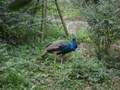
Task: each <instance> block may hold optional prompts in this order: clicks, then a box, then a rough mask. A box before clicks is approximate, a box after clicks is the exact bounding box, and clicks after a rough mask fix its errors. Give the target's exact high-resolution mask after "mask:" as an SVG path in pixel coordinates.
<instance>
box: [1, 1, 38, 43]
mask: <svg viewBox="0 0 120 90" xmlns="http://www.w3.org/2000/svg"><path fill="white" fill-rule="evenodd" d="M9 3H10V1H7V0H4V1H3V0H1V1H0V5H1V6H0V9H1V11H0V16H1V17H0V28H1V30H0V38H1V39H2V40H5V41H7V42H8V43H12V44H15V43H22V42H25V41H27V40H28V39H31V38H33V37H36V36H38V34H39V33H40V31H39V30H38V28H39V27H36V25H37V24H38V22H39V21H38V20H37V21H36V20H35V22H34V23H33V20H34V17H33V16H32V15H31V14H30V13H29V12H30V11H29V8H28V9H25V8H23V9H21V10H19V11H16V12H13V11H11V10H9V9H8V4H9Z"/></svg>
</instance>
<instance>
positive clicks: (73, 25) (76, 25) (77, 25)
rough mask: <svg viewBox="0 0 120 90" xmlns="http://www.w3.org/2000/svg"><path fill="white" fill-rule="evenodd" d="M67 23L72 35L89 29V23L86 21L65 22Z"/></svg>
mask: <svg viewBox="0 0 120 90" xmlns="http://www.w3.org/2000/svg"><path fill="white" fill-rule="evenodd" d="M65 23H66V27H67V29H68V32H69V33H70V34H72V33H76V32H78V31H79V30H86V29H87V27H88V24H87V22H84V21H65Z"/></svg>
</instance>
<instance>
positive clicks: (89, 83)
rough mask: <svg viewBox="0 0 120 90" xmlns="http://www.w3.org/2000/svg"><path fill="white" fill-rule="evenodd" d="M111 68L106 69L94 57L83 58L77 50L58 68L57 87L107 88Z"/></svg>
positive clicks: (111, 73)
mask: <svg viewBox="0 0 120 90" xmlns="http://www.w3.org/2000/svg"><path fill="white" fill-rule="evenodd" d="M113 72H114V70H113V69H107V68H106V67H105V65H104V63H103V62H101V61H99V60H97V58H96V57H92V58H89V59H87V58H85V57H83V56H80V53H79V52H77V53H76V54H75V56H73V57H72V58H71V61H68V62H67V65H65V66H64V68H62V69H60V70H58V71H57V72H56V73H57V75H58V82H57V85H58V87H63V89H66V88H67V89H71V88H72V89H77V88H79V89H85V88H87V87H90V88H94V89H95V90H99V88H101V89H102V90H104V89H106V90H107V89H108V88H109V87H110V86H109V84H110V83H111V82H113V81H114V80H113V81H112V76H113V75H114V73H113ZM68 82H69V83H68Z"/></svg>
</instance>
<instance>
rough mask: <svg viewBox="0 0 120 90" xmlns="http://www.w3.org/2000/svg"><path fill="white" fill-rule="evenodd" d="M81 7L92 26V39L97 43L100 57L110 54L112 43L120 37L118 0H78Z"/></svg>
mask: <svg viewBox="0 0 120 90" xmlns="http://www.w3.org/2000/svg"><path fill="white" fill-rule="evenodd" d="M78 2H79V5H78V6H79V7H80V10H81V12H82V13H83V15H84V17H85V19H86V20H87V22H88V24H89V26H90V29H89V30H90V32H91V33H92V34H93V35H92V39H93V41H94V43H95V44H96V46H97V47H96V52H97V55H98V58H99V59H101V58H102V56H104V55H109V48H110V45H111V44H112V43H114V42H115V41H116V40H118V39H120V33H119V32H120V26H119V24H120V23H119V22H120V18H119V16H120V13H119V11H120V9H119V5H117V3H119V1H118V0H99V3H97V4H94V3H84V6H82V5H81V3H82V2H80V0H78Z"/></svg>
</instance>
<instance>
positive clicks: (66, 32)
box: [55, 0, 68, 36]
mask: <svg viewBox="0 0 120 90" xmlns="http://www.w3.org/2000/svg"><path fill="white" fill-rule="evenodd" d="M55 5H56V7H57V10H58V13H59V16H60V19H61V22H62V24H63V27H64V30H65V34H66V35H67V36H68V31H67V28H66V25H65V22H64V20H63V17H62V14H61V12H60V8H59V6H58V2H57V0H55Z"/></svg>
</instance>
